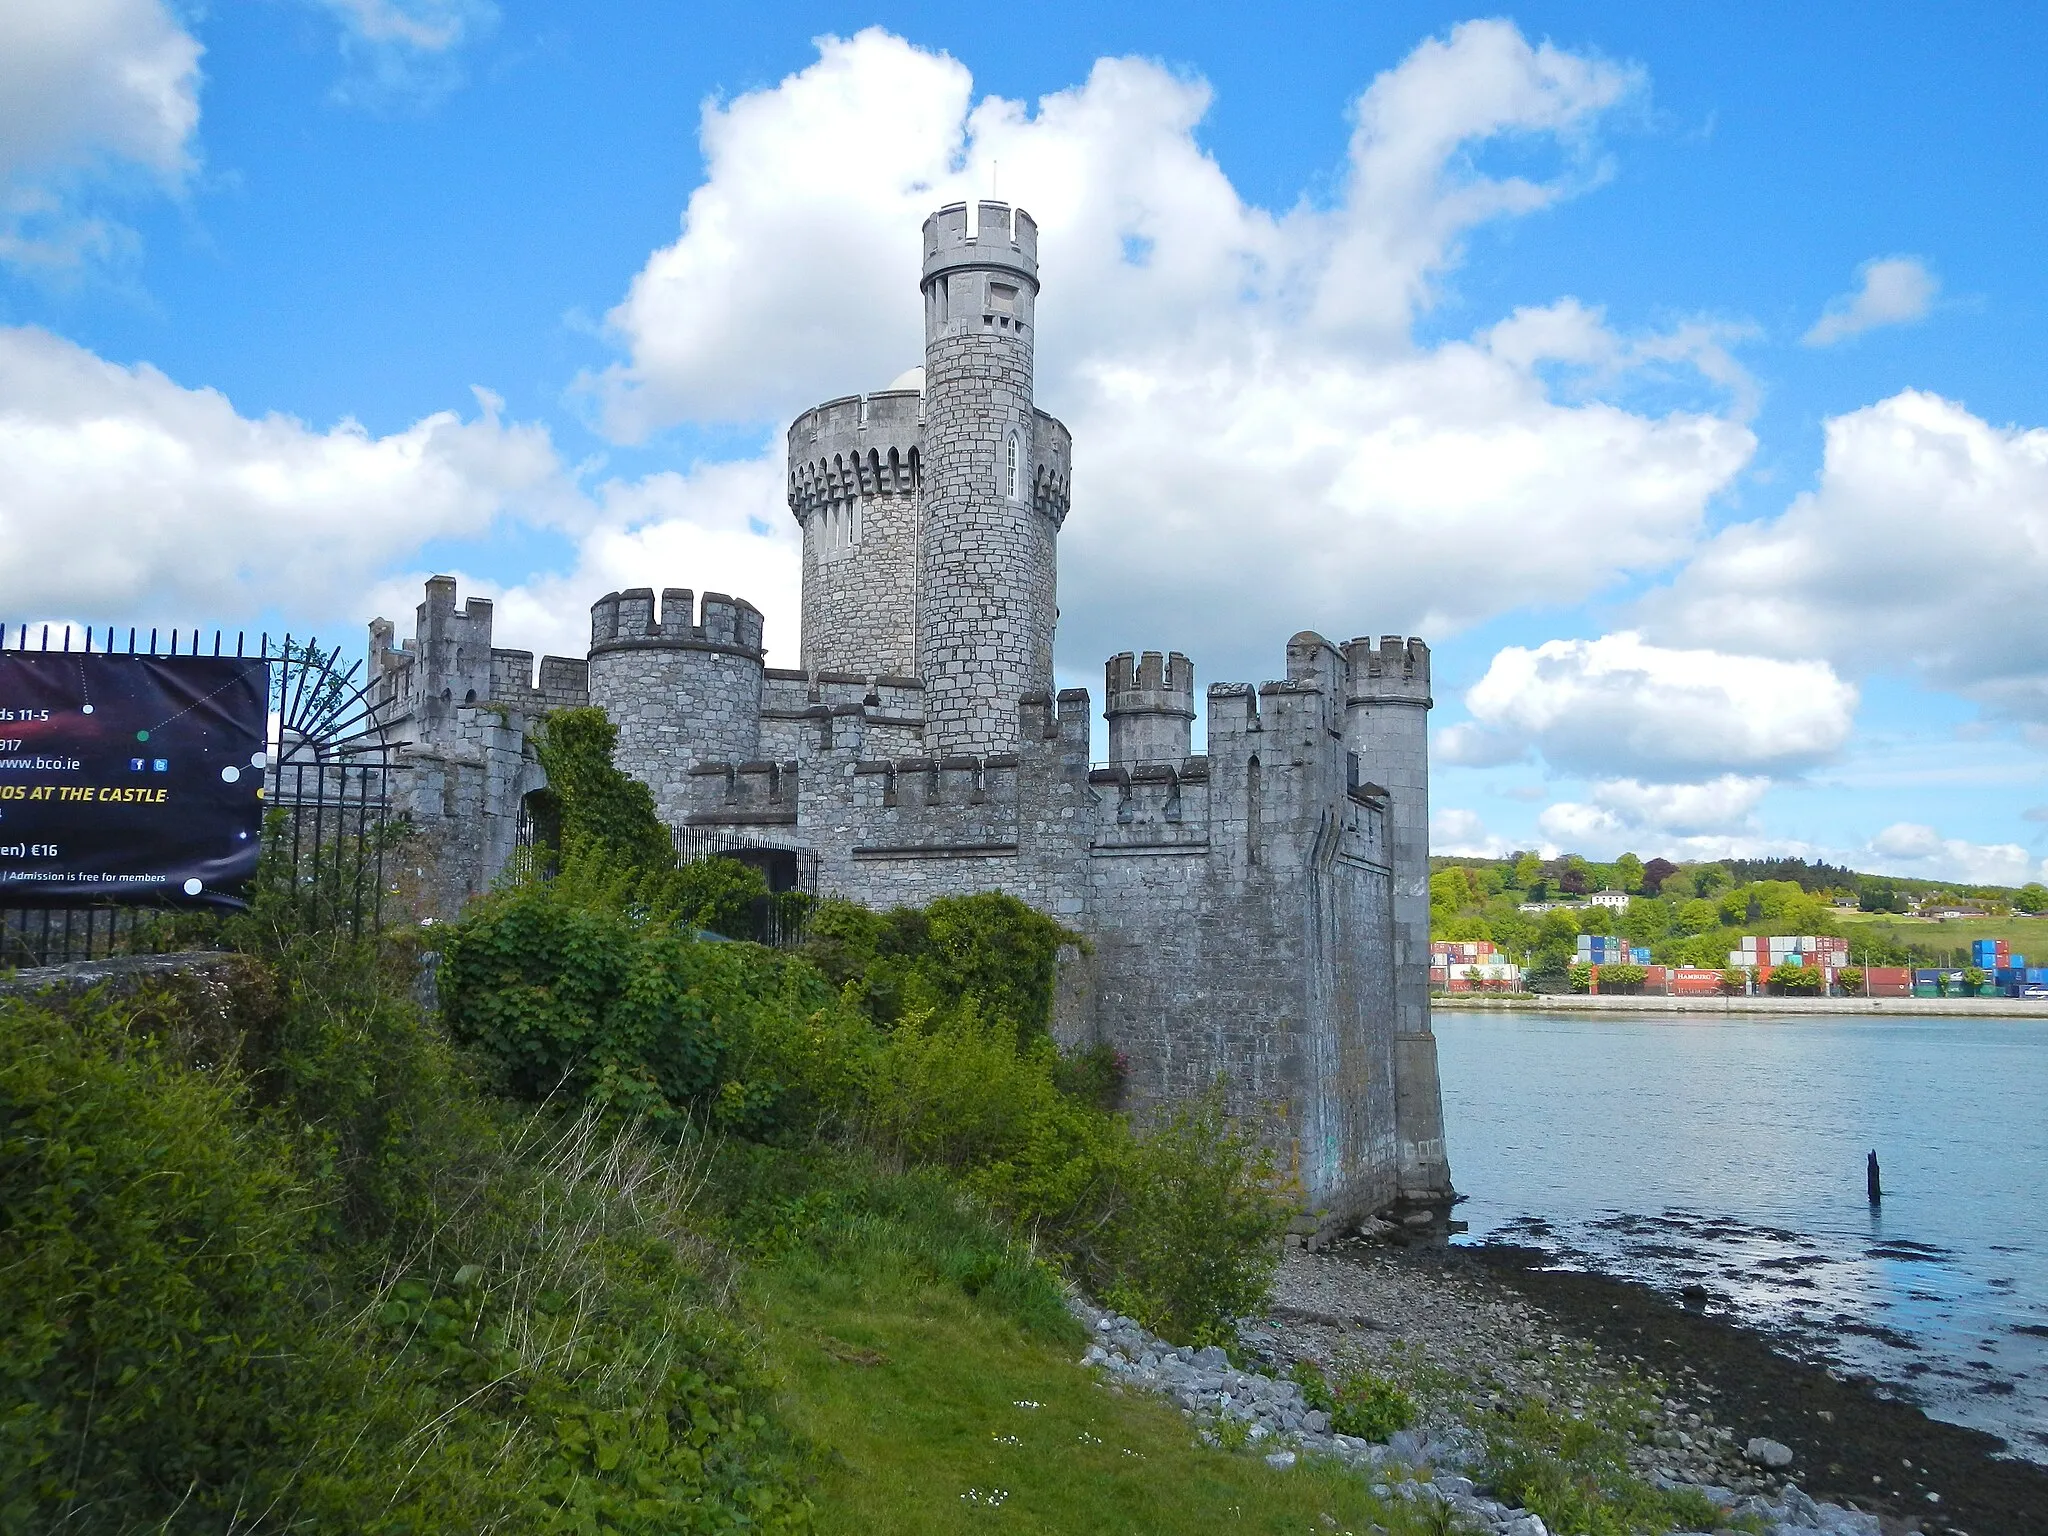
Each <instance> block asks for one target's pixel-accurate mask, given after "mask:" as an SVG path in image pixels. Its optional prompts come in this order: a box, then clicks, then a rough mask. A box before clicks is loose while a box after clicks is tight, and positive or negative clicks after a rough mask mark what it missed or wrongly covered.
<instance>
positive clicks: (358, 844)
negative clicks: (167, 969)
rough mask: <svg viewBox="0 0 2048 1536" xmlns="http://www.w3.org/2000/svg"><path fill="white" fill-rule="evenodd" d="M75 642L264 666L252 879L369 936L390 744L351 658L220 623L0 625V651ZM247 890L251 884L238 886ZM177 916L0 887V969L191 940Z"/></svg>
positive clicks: (113, 651) (319, 920) (310, 642)
mask: <svg viewBox="0 0 2048 1536" xmlns="http://www.w3.org/2000/svg"><path fill="white" fill-rule="evenodd" d="M10 651H15V652H22V651H36V652H49V651H61V652H72V651H78V652H82V653H85V654H95V653H97V654H102V655H120V656H149V657H159V656H161V657H174V656H206V655H210V656H234V657H241V658H245V659H254V660H257V661H261V662H263V663H264V664H265V666H266V667H267V669H268V674H269V711H268V725H267V730H266V734H267V737H268V741H267V743H266V747H265V755H266V757H267V759H268V766H267V767H266V768H265V770H264V791H265V793H264V801H265V806H266V811H265V817H264V828H263V860H262V866H261V873H260V874H259V875H258V884H259V885H262V886H265V887H267V890H266V896H267V897H268V899H271V900H273V901H275V902H279V903H284V904H287V910H289V911H290V912H291V913H292V915H293V916H295V917H296V918H297V919H298V920H300V921H303V922H307V923H311V924H320V925H323V926H346V927H347V928H348V929H349V930H350V931H351V932H353V933H355V934H358V935H360V934H362V933H364V932H368V931H373V930H374V929H375V928H376V927H377V925H378V922H379V918H380V915H381V903H382V898H383V894H384V853H385V850H386V848H387V846H388V844H389V842H390V840H391V837H392V835H393V833H394V831H395V828H394V825H393V822H392V818H391V790H392V782H391V779H392V768H393V749H392V744H391V743H390V742H389V741H388V740H387V739H386V735H385V732H384V728H383V724H382V722H381V720H380V719H379V718H378V715H377V711H376V709H375V708H374V706H373V705H372V703H371V700H370V697H369V694H368V692H367V690H366V688H365V686H364V681H363V679H362V676H361V673H362V668H363V663H362V661H361V660H360V659H359V660H357V661H355V662H353V663H350V664H348V665H347V666H346V667H344V666H343V665H342V663H341V660H340V651H339V649H338V648H331V649H330V648H325V647H323V646H322V645H321V644H320V642H319V641H318V640H317V639H306V640H298V639H295V638H293V637H292V636H291V635H289V634H287V635H285V636H284V637H283V638H282V639H277V640H273V639H272V637H271V636H269V635H268V634H259V635H257V636H256V637H255V640H254V645H253V648H252V647H251V644H250V639H249V637H248V636H247V635H246V634H245V633H237V634H235V635H234V637H233V642H232V647H230V643H229V637H228V635H227V633H226V632H225V631H223V630H215V631H213V632H212V634H211V635H210V636H208V635H206V634H204V633H203V632H202V631H199V630H196V629H195V630H172V631H170V632H169V633H168V635H166V634H164V633H163V632H161V631H159V630H155V629H152V630H149V631H147V633H146V635H145V632H143V631H142V630H140V629H130V630H128V632H127V635H126V638H125V639H123V638H122V636H121V634H120V631H119V630H117V629H114V628H111V627H110V628H108V629H107V630H105V631H104V632H101V631H99V630H97V629H92V628H88V629H85V630H83V631H77V630H73V629H71V628H70V627H68V626H52V625H42V626H39V627H35V628H31V626H28V625H19V626H13V627H11V628H10V627H7V626H0V654H4V653H7V652H10ZM249 894H250V895H252V896H253V895H254V894H255V893H254V892H253V891H252V892H250V893H249ZM202 923H203V920H201V921H199V922H196V921H195V918H194V916H193V914H191V913H190V912H188V911H182V910H175V909H168V908H160V907H151V906H148V905H134V904H122V905H113V904H109V905H106V906H86V907H77V906H71V907H49V906H36V905H33V904H28V905H11V904H10V903H9V898H7V897H5V896H0V967H12V966H38V965H57V964H62V963H65V962H68V961H73V960H89V959H101V958H104V957H107V956H110V955H120V954H147V953H157V952H161V951H163V950H167V949H174V948H185V947H189V946H190V945H191V943H192V942H193V940H194V938H195V929H196V928H197V927H199V926H201V925H202Z"/></svg>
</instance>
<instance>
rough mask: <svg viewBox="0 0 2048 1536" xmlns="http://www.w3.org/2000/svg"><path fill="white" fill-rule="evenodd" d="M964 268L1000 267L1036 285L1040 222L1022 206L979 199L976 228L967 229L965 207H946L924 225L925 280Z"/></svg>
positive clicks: (957, 205)
mask: <svg viewBox="0 0 2048 1536" xmlns="http://www.w3.org/2000/svg"><path fill="white" fill-rule="evenodd" d="M963 267H998V268H1003V269H1006V270H1008V271H1011V272H1015V273H1016V274H1017V275H1018V276H1019V277H1021V278H1023V279H1024V280H1025V281H1027V282H1029V283H1031V284H1033V285H1034V286H1035V285H1036V284H1037V282H1038V221H1037V220H1036V219H1034V218H1032V217H1031V215H1030V214H1028V213H1026V212H1025V211H1024V210H1023V209H1022V208H1019V209H1016V210H1015V211H1014V213H1013V212H1012V210H1011V208H1010V205H1009V204H1008V203H999V202H994V201H987V200H985V201H983V202H981V203H979V204H978V205H976V209H975V220H974V229H973V230H972V231H971V232H970V231H969V229H968V228H967V205H966V204H965V203H948V204H947V205H946V206H945V207H943V208H941V209H940V210H939V211H938V212H937V213H935V214H933V215H932V216H931V217H930V218H928V219H926V220H925V221H924V282H925V283H926V284H929V283H930V282H931V280H932V279H933V278H935V277H939V276H941V275H943V274H945V273H947V272H951V271H955V270H957V269H960V268H963Z"/></svg>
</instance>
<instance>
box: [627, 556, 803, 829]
mask: <svg viewBox="0 0 2048 1536" xmlns="http://www.w3.org/2000/svg"><path fill="white" fill-rule="evenodd" d="M693 598H694V595H693V594H692V593H691V592H690V590H689V589H688V588H685V587H670V588H667V589H666V590H664V591H663V592H662V594H661V605H660V608H659V610H657V609H656V607H655V600H654V590H653V589H652V588H651V587H633V588H630V589H629V590H627V591H624V592H608V593H606V594H605V595H604V596H603V597H601V598H599V599H598V600H597V601H596V602H595V603H594V604H592V605H591V609H590V702H591V703H592V704H594V705H596V706H597V707H598V708H600V709H602V710H603V711H604V712H605V713H606V714H607V715H608V716H610V717H611V722H612V724H613V725H615V726H617V727H618V731H619V744H618V748H617V751H616V753H615V754H614V757H613V761H614V762H616V763H617V764H618V766H619V767H620V768H621V769H622V770H624V771H625V772H627V773H629V774H631V775H632V776H633V777H634V778H636V779H638V780H640V782H641V783H643V784H645V785H646V786H647V787H648V788H649V789H651V790H652V791H653V792H654V802H655V805H656V807H657V809H658V810H659V811H660V812H661V815H662V819H663V820H665V821H668V822H669V823H670V824H672V825H673V824H675V823H678V822H680V820H681V819H682V816H683V815H684V813H685V807H686V805H687V803H688V792H687V785H688V775H689V770H690V767H691V766H692V765H693V764H695V763H698V762H702V761H711V762H722V763H739V762H748V761H751V760H753V759H754V758H755V757H757V756H758V755H759V750H760V742H761V679H762V657H763V652H762V647H761V610H760V609H758V608H756V607H755V606H754V605H753V604H752V603H749V602H747V601H745V600H744V599H740V598H732V597H727V596H726V595H725V594H724V593H722V592H706V593H705V594H704V598H703V602H702V605H701V607H695V611H693V607H694V603H693ZM693 619H694V620H695V622H694V623H693V622H692V620H693Z"/></svg>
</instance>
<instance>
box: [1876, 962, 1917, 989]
mask: <svg viewBox="0 0 2048 1536" xmlns="http://www.w3.org/2000/svg"><path fill="white" fill-rule="evenodd" d="M1917 990H1918V989H1917V988H1916V987H1915V986H1914V985H1913V973H1912V972H1911V971H1909V970H1907V969H1906V967H1905V966H1903V965H1872V966H1866V967H1864V971H1863V995H1864V996H1865V997H1906V996H1909V995H1911V994H1913V993H1914V992H1916V991H1917Z"/></svg>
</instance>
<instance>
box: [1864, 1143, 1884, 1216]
mask: <svg viewBox="0 0 2048 1536" xmlns="http://www.w3.org/2000/svg"><path fill="white" fill-rule="evenodd" d="M1863 1182H1864V1184H1865V1185H1867V1186H1868V1188H1869V1191H1870V1203H1871V1204H1872V1205H1882V1204H1883V1203H1884V1186H1883V1184H1882V1183H1880V1182H1879V1180H1878V1176H1877V1153H1875V1152H1872V1153H1871V1154H1870V1156H1869V1158H1868V1159H1867V1160H1866V1161H1865V1163H1864V1165H1863Z"/></svg>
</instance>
